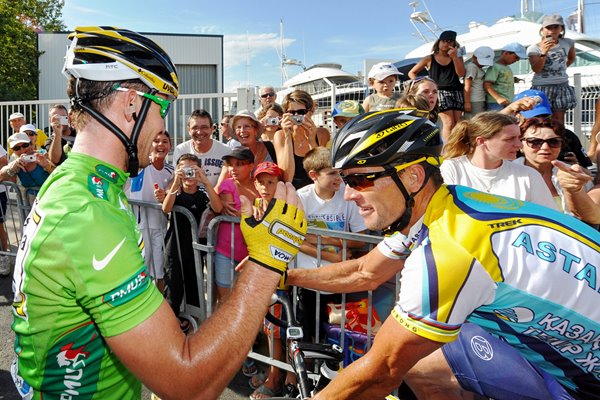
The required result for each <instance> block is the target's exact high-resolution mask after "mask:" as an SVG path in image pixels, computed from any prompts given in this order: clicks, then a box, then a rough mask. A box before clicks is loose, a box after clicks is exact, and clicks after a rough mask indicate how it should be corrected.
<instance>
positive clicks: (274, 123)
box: [266, 117, 279, 126]
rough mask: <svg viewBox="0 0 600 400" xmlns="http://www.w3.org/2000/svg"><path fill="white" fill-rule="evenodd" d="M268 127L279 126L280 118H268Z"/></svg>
mask: <svg viewBox="0 0 600 400" xmlns="http://www.w3.org/2000/svg"><path fill="white" fill-rule="evenodd" d="M266 125H267V126H277V125H279V118H278V117H273V118H267V122H266Z"/></svg>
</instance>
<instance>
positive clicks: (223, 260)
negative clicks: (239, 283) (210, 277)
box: [215, 252, 239, 289]
mask: <svg viewBox="0 0 600 400" xmlns="http://www.w3.org/2000/svg"><path fill="white" fill-rule="evenodd" d="M238 263H239V261H237V260H233V261H232V260H231V258H230V257H228V256H226V255H224V254H221V253H219V252H216V253H215V283H216V284H217V286H219V287H222V288H226V289H229V288H230V287H231V286H232V284H233V277H234V275H235V267H236V266H237V265H238Z"/></svg>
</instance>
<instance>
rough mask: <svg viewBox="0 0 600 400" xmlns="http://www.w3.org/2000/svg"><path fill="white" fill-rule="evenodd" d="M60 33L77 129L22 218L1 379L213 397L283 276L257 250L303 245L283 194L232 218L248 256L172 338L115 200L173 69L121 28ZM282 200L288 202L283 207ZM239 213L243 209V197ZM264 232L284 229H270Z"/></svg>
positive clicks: (61, 392)
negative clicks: (9, 353) (209, 311)
mask: <svg viewBox="0 0 600 400" xmlns="http://www.w3.org/2000/svg"><path fill="white" fill-rule="evenodd" d="M70 39H71V40H72V43H71V45H70V47H69V49H68V50H67V56H66V62H65V66H64V70H63V72H64V73H65V75H66V76H67V77H68V89H67V92H68V94H69V97H70V98H71V104H72V109H73V110H74V116H75V123H76V125H77V128H78V135H77V139H76V141H75V144H74V147H73V150H72V151H71V153H70V154H69V157H68V158H67V160H66V161H65V162H64V163H63V164H62V165H61V166H60V167H59V168H57V169H56V171H55V172H54V173H53V174H52V175H51V176H50V178H49V179H48V180H47V181H46V183H45V185H44V186H43V187H42V188H41V190H40V192H39V196H38V198H37V200H36V201H35V203H34V205H33V207H32V210H31V212H30V214H29V216H28V217H27V219H26V222H25V224H24V232H23V239H22V241H21V243H20V246H19V250H18V253H17V261H16V267H15V273H14V277H13V288H14V291H15V297H14V303H13V316H14V322H13V325H12V327H13V330H14V331H15V333H16V340H15V347H14V349H15V353H16V355H17V357H16V359H15V361H14V363H13V365H12V367H11V374H12V376H13V380H14V382H15V385H16V387H17V389H18V390H19V393H20V394H21V395H22V396H23V397H24V398H27V399H42V398H43V399H135V398H140V397H141V383H140V381H141V382H143V383H144V384H145V385H146V386H147V387H149V388H150V389H151V390H152V391H154V392H155V393H157V394H159V395H160V396H161V397H163V398H168V397H172V398H189V399H192V398H203V399H205V398H216V397H217V396H218V395H219V394H220V393H221V391H222V390H223V389H224V387H225V386H226V385H227V383H228V382H229V381H230V380H231V378H232V377H233V376H234V374H235V373H236V372H237V371H238V370H239V368H240V366H241V364H242V361H243V360H244V359H245V357H246V355H247V353H248V351H249V350H250V347H251V345H252V343H253V342H254V338H255V336H256V333H257V332H258V328H259V325H260V322H261V321H262V318H263V316H264V314H265V310H266V309H267V307H268V305H269V301H270V297H271V293H273V291H274V290H275V287H276V285H277V284H278V282H279V280H280V277H281V274H282V273H284V272H285V270H286V269H287V262H286V260H284V259H282V260H273V261H272V262H270V260H269V258H270V254H271V253H270V252H271V251H273V249H274V251H277V252H279V254H284V255H285V258H286V259H287V258H289V259H291V258H293V257H294V255H295V254H296V252H297V248H298V247H299V245H300V243H301V242H302V240H303V233H304V232H305V229H306V228H305V222H304V218H303V212H302V210H300V209H298V208H297V207H295V204H298V202H299V201H298V199H297V196H295V193H294V191H293V190H290V189H289V188H287V187H286V186H285V185H282V186H281V187H279V188H278V191H277V193H276V196H275V199H274V200H273V205H272V207H271V208H270V209H269V211H268V212H267V213H266V214H265V216H264V218H263V223H261V224H258V223H257V222H256V221H255V220H254V219H253V218H247V219H245V220H244V222H243V223H242V226H243V227H244V236H245V241H246V243H247V245H248V252H249V254H250V260H249V261H247V262H246V263H247V264H248V265H249V266H248V267H246V268H245V269H244V271H242V273H241V275H240V277H239V280H238V284H239V288H240V289H237V288H234V290H233V291H232V293H231V295H230V297H229V300H228V301H226V302H225V303H224V304H223V305H222V306H221V307H220V308H219V310H217V311H216V312H215V313H214V314H213V315H212V316H211V317H210V318H209V319H208V320H207V321H205V323H204V325H203V327H202V331H201V333H197V334H192V335H190V336H185V335H184V334H183V332H181V330H180V328H179V321H178V319H177V317H176V316H175V315H174V313H173V311H172V310H171V308H170V307H169V306H168V304H167V303H166V302H165V300H164V299H163V297H162V295H161V294H160V292H159V291H158V290H157V289H156V287H155V286H154V284H153V283H152V282H151V280H150V277H149V276H148V275H147V270H146V266H145V265H144V259H143V257H142V250H143V247H144V244H143V241H142V238H141V235H140V231H139V230H138V228H137V226H136V224H135V218H134V216H133V214H132V211H131V208H130V206H129V204H128V202H127V199H126V197H125V194H124V193H123V184H124V182H125V180H126V178H127V177H128V176H129V175H133V176H135V175H136V174H137V172H138V169H139V168H143V167H145V166H146V164H147V163H148V156H149V154H150V151H151V148H152V140H153V139H154V137H155V136H156V134H157V133H158V132H160V131H163V130H164V118H165V116H166V114H167V111H168V109H169V105H170V104H171V102H172V101H174V100H175V98H176V97H177V94H178V80H177V73H176V70H175V67H174V65H173V63H172V62H171V60H170V59H169V56H168V55H167V54H166V53H165V52H164V51H163V50H162V49H161V48H160V47H159V46H157V45H156V44H155V43H154V42H152V41H151V40H149V39H147V38H145V37H143V36H141V35H139V34H137V33H135V32H131V31H128V30H124V29H116V28H112V27H79V28H77V29H76V31H75V32H74V33H73V34H71V35H70ZM284 201H287V202H289V203H291V205H292V207H287V208H286V209H285V210H284V208H283V205H284ZM243 210H244V212H245V215H248V212H251V204H250V202H249V201H248V200H247V199H246V201H245V207H244V208H243ZM271 224H277V225H282V224H283V225H284V226H285V227H287V231H286V232H284V233H285V234H280V233H275V232H273V231H275V230H269V227H270V225H271ZM290 238H293V239H294V240H290ZM265 239H267V240H265ZM261 266H264V267H266V268H260V267H261ZM247 293H252V294H253V295H252V296H250V297H248V296H247ZM224 325H226V326H228V329H227V330H225V331H224V330H223V326H224Z"/></svg>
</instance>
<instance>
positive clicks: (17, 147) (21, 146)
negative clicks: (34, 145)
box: [12, 143, 30, 151]
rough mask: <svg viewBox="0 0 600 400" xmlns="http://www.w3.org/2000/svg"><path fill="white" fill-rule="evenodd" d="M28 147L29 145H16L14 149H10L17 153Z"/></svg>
mask: <svg viewBox="0 0 600 400" xmlns="http://www.w3.org/2000/svg"><path fill="white" fill-rule="evenodd" d="M29 145H30V143H23V144H22V145H20V146H18V145H17V146H15V147H13V148H12V149H13V151H19V150H21V149H26V148H28V147H29Z"/></svg>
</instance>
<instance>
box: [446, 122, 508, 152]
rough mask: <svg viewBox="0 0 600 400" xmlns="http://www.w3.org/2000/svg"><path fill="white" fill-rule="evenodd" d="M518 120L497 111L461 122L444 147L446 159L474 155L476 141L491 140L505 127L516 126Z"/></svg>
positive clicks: (453, 130) (455, 127)
mask: <svg viewBox="0 0 600 400" xmlns="http://www.w3.org/2000/svg"><path fill="white" fill-rule="evenodd" d="M517 123H518V120H517V119H516V118H515V117H513V116H512V115H506V114H500V113H498V112H496V111H488V112H482V113H479V114H477V115H475V117H473V119H471V120H468V121H460V122H459V123H458V124H456V125H455V126H454V128H453V129H452V132H450V137H449V138H448V142H447V143H446V144H445V145H444V158H446V159H450V158H456V157H460V156H464V155H470V154H473V152H474V151H475V147H476V144H475V139H476V138H478V137H482V138H484V139H489V138H491V137H493V136H494V135H496V134H497V133H498V132H500V131H501V130H502V129H503V128H504V127H505V126H509V125H516V124H517Z"/></svg>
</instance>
